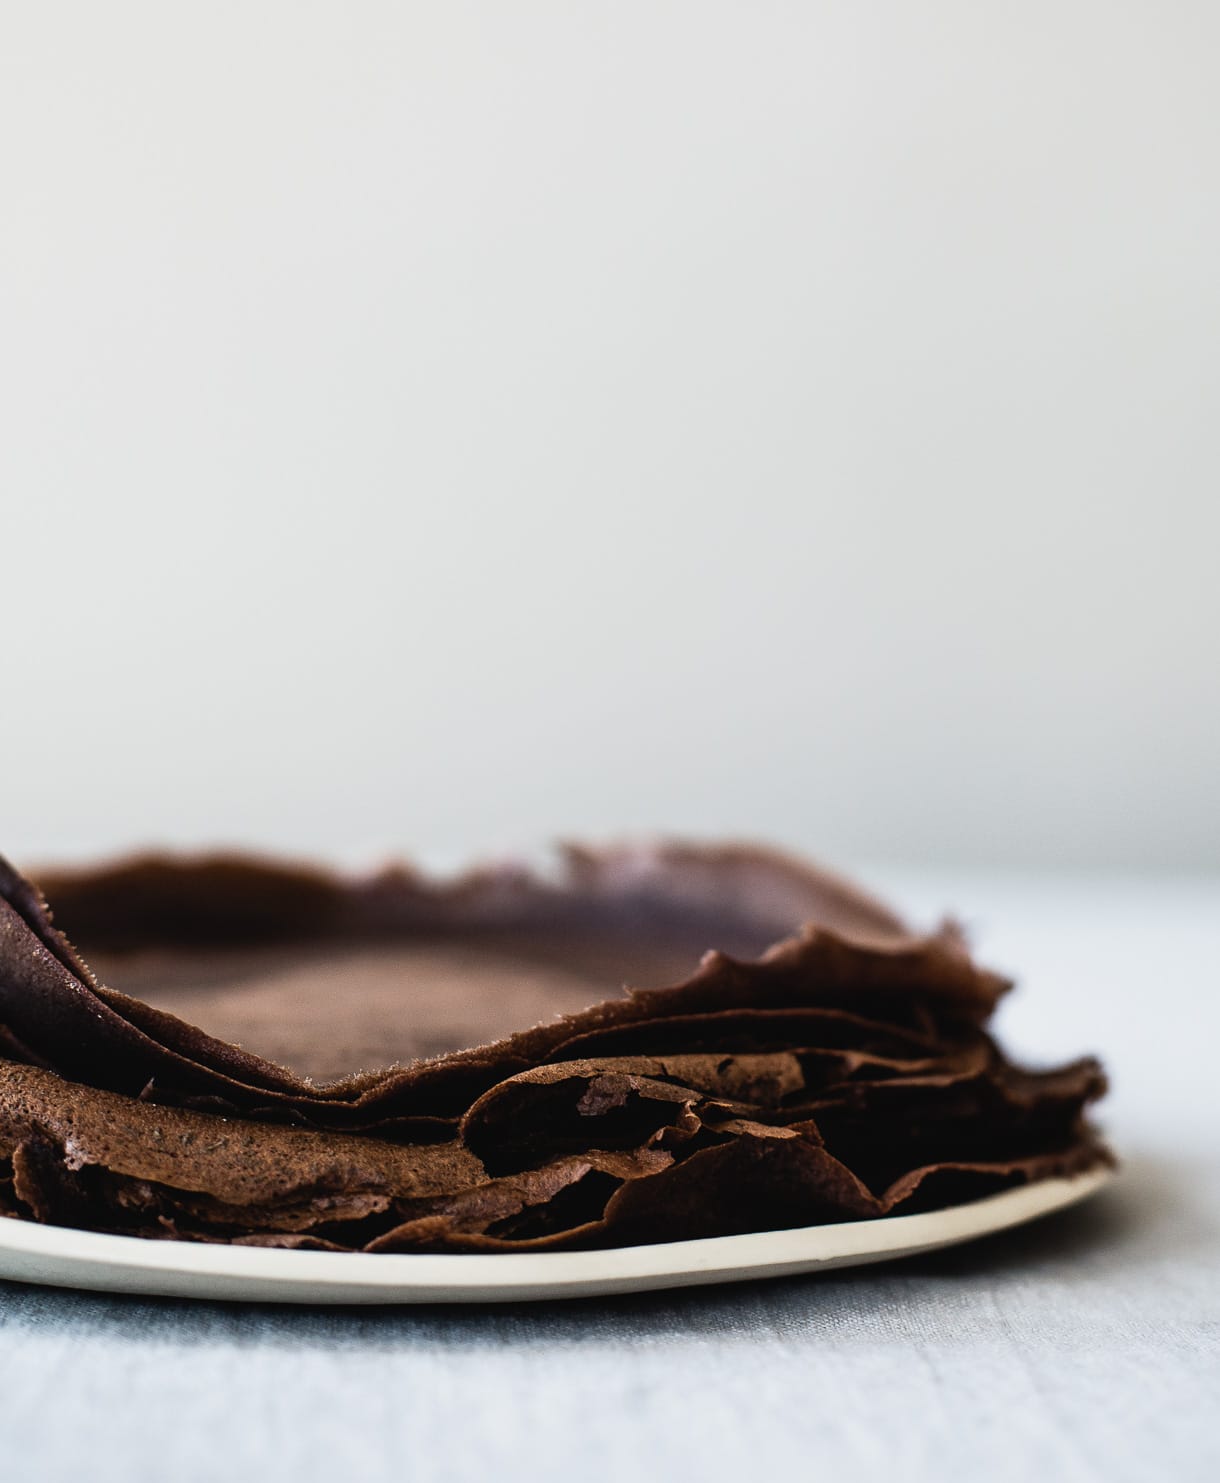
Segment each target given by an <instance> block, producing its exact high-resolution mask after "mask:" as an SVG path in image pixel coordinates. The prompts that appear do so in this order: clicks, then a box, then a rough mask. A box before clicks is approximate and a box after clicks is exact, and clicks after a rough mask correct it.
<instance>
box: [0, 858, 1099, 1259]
mask: <svg viewBox="0 0 1220 1483" xmlns="http://www.w3.org/2000/svg"><path fill="white" fill-rule="evenodd" d="M39 885H40V887H41V889H36V888H35V886H34V885H33V884H31V882H30V881H28V880H26V879H24V878H23V877H22V876H21V875H19V874H18V873H17V872H16V871H14V870H13V869H12V868H11V867H8V866H6V865H4V864H3V862H0V1213H3V1214H4V1215H7V1216H10V1217H15V1218H17V1219H24V1220H34V1221H43V1222H50V1223H55V1224H59V1225H68V1226H77V1227H83V1228H88V1229H92V1230H99V1231H109V1232H121V1233H125V1234H129V1235H136V1236H144V1237H150V1238H160V1239H180V1240H192V1241H221V1242H239V1243H244V1244H248V1245H250V1244H253V1245H261V1246H280V1247H306V1248H312V1249H321V1250H342V1251H352V1250H355V1251H374V1252H379V1251H418V1252H428V1251H453V1252H460V1251H521V1250H537V1249H561V1248H580V1247H596V1246H620V1245H625V1244H634V1243H639V1242H654V1241H675V1240H681V1239H685V1238H689V1237H701V1236H716V1235H726V1234H732V1233H737V1232H744V1231H755V1230H770V1229H776V1228H782V1227H790V1226H801V1225H810V1224H817V1223H822V1222H829V1221H845V1220H859V1219H866V1218H872V1217H879V1216H886V1215H890V1214H896V1213H908V1212H914V1211H918V1210H926V1209H930V1208H936V1207H940V1206H944V1205H949V1204H957V1203H959V1202H961V1201H964V1200H970V1199H975V1198H979V1197H982V1196H984V1195H987V1194H991V1193H994V1192H996V1191H999V1190H1002V1189H1004V1188H1007V1187H1009V1186H1011V1185H1014V1184H1018V1183H1022V1182H1025V1181H1030V1180H1037V1179H1043V1178H1047V1177H1050V1176H1057V1175H1058V1176H1062V1175H1071V1174H1074V1173H1077V1172H1079V1171H1083V1170H1085V1169H1087V1168H1090V1167H1092V1166H1094V1165H1097V1164H1099V1163H1102V1162H1105V1161H1107V1160H1108V1159H1109V1155H1108V1153H1107V1151H1106V1149H1105V1148H1104V1146H1103V1145H1102V1144H1101V1143H1100V1142H1099V1140H1098V1138H1097V1137H1096V1135H1095V1134H1094V1132H1093V1131H1092V1130H1091V1129H1090V1127H1089V1125H1088V1123H1087V1121H1086V1118H1085V1111H1086V1108H1087V1106H1088V1104H1089V1103H1090V1102H1091V1101H1092V1100H1093V1099H1094V1098H1096V1097H1097V1096H1099V1095H1100V1093H1101V1092H1102V1091H1103V1090H1104V1078H1103V1075H1102V1072H1101V1069H1100V1067H1099V1066H1098V1064H1097V1062H1096V1061H1094V1060H1091V1059H1084V1060H1080V1061H1076V1062H1073V1063H1072V1064H1070V1065H1067V1066H1063V1067H1060V1068H1058V1069H1055V1070H1050V1071H1029V1070H1025V1069H1022V1068H1020V1067H1018V1066H1015V1065H1013V1064H1012V1063H1011V1062H1010V1061H1009V1060H1008V1059H1007V1057H1006V1056H1005V1055H1004V1053H1003V1051H1002V1050H1001V1049H1000V1047H999V1046H998V1045H997V1044H996V1042H995V1040H994V1039H993V1038H992V1037H991V1035H990V1034H989V1033H988V1031H987V1023H988V1020H989V1019H990V1017H991V1015H992V1012H993V1010H994V1009H995V1006H996V1003H997V1001H998V999H999V997H1000V995H1001V994H1002V993H1003V992H1004V990H1005V989H1006V988H1007V987H1008V985H1007V984H1006V982H1005V981H1004V980H1002V979H1001V978H999V977H997V976H996V975H995V974H993V973H990V972H988V971H987V970H985V969H983V968H981V967H979V966H978V965H976V964H975V963H974V962H973V960H972V959H971V957H970V955H969V953H968V951H967V949H966V946H965V944H964V942H963V939H962V937H961V935H960V933H959V932H958V931H957V929H956V928H954V927H953V926H952V925H948V926H945V927H943V928H941V929H940V930H939V931H937V932H936V933H934V934H932V935H930V936H917V935H914V934H912V933H911V932H910V931H909V930H908V929H907V927H906V926H905V925H904V924H903V923H902V921H900V920H899V919H898V918H897V917H896V916H895V915H894V914H893V913H892V912H890V911H889V910H888V909H887V908H885V907H884V906H882V905H881V904H880V903H878V902H876V901H875V900H873V899H872V898H871V897H869V896H867V895H865V894H864V893H862V892H860V891H859V890H857V889H855V888H854V887H852V886H850V885H848V884H846V883H845V882H843V881H841V880H839V879H838V878H836V877H833V876H830V875H827V874H825V873H824V872H821V871H819V870H816V869H814V868H812V867H809V866H806V865H803V864H801V863H799V862H795V861H793V860H791V859H788V858H787V857H784V856H781V855H778V854H775V853H773V852H769V851H765V850H761V849H754V848H745V847H724V848H716V849H711V848H698V847H688V846H659V847H649V848H632V849H622V848H620V849H611V850H606V851H600V852H598V851H588V850H582V849H570V850H568V851H567V852H566V853H565V856H564V858H563V863H562V868H561V869H560V870H558V871H557V872H552V873H550V874H549V875H537V874H533V873H531V872H529V871H526V870H524V869H522V868H519V867H515V866H503V867H498V868H493V869H486V870H481V871H477V872H473V873H471V874H469V875H466V876H464V877H462V878H460V879H458V880H456V881H453V882H450V883H447V884H445V883H434V882H431V881H429V880H427V879H425V878H423V877H421V876H419V875H417V874H415V873H413V872H410V871H408V870H405V869H395V870H390V871H387V872H384V873H382V874H379V875H376V876H373V877H369V878H365V879H345V878H341V877H338V876H335V875H331V874H329V873H327V872H324V871H318V870H306V869H299V868H296V867H291V866H284V865H279V864H274V863H267V862H260V861H255V860H250V859H243V858H220V857H212V858H207V859H199V860H187V859H181V858H172V857H163V858H152V857H148V858H142V859H138V860H133V861H130V862H127V863H125V864H121V865H118V866H113V867H108V868H105V869H102V870H98V871H94V872H83V873H58V874H56V873H48V874H43V875H40V876H39ZM44 892H45V894H46V897H47V898H49V899H50V901H51V902H52V903H53V905H54V908H55V917H56V922H55V925H53V924H52V919H51V914H50V912H49V910H48V909H47V907H46V905H45V904H44V899H43V893H44ZM61 928H62V931H61V930H60V929H61ZM65 934H66V935H65ZM69 938H70V939H71V940H72V941H71V942H70V941H69ZM72 943H75V944H77V945H78V946H73V945H72ZM86 956H87V957H88V958H89V960H90V962H91V963H92V964H93V967H90V966H88V964H87V963H86V961H85V959H86ZM624 984H626V985H629V987H626V988H624V987H623V985H624ZM112 985H118V986H121V988H120V987H114V986H112Z"/></svg>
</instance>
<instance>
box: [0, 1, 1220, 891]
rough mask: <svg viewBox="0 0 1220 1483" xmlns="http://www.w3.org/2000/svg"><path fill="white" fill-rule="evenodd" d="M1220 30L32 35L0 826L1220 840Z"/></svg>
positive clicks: (491, 843)
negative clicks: (1218, 672)
mask: <svg viewBox="0 0 1220 1483" xmlns="http://www.w3.org/2000/svg"><path fill="white" fill-rule="evenodd" d="M1218 48H1220V8H1217V7H1216V6H1215V5H1212V4H1207V3H1203V0H1160V3H1156V4H1152V3H1132V0H1021V3H984V4H979V3H976V0H933V3H928V4H921V5H911V4H906V3H901V0H881V3H864V4H861V3H858V0H823V3H817V4H810V3H806V0H800V3H790V4H789V3H774V0H772V3H768V0H761V3H735V4H726V3H717V0H679V3H674V0H646V3H645V0H641V3H635V0H624V3H616V4H602V3H594V0H587V3H570V0H557V3H553V4H541V3H535V0H521V3H516V4H499V3H490V0H489V3H473V4H472V3H461V0H444V3H427V4H413V3H400V0H394V3H389V0H384V3H383V0H363V3H360V0H357V3H350V0H343V3H339V0H328V3H320V4H302V3H298V0H291V3H289V0H255V3H249V0H240V3H209V4H207V5H197V6H184V5H165V4H163V3H160V0H148V3H143V4H138V3H132V0H112V3H108V4H105V5H99V4H94V3H50V4H38V5H21V4H16V3H8V4H4V5H3V6H2V8H0V156H2V162H3V163H2V171H3V173H2V177H0V202H2V206H0V211H2V213H3V230H2V232H0V295H2V298H0V323H2V326H3V330H2V337H0V408H2V409H3V411H2V415H3V435H2V436H0V501H2V505H3V508H2V524H0V587H2V590H3V595H4V608H5V630H6V638H5V645H4V656H5V657H4V665H5V676H4V689H3V696H4V700H3V715H2V716H0V758H2V762H3V769H4V772H3V776H4V779H5V783H4V792H3V795H2V797H0V823H2V828H3V833H2V835H0V847H2V848H4V849H6V850H8V851H9V852H10V853H12V854H14V855H15V856H17V857H18V858H20V859H22V860H29V859H31V858H35V857H42V856H46V855H63V854H72V853H80V854H87V853H91V852H95V851H98V850H109V849H113V848H117V847H120V846H123V845H126V844H128V843H130V842H133V841H144V840H159V839H170V840H173V841H177V842H187V843H210V842H214V841H218V840H234V841H238V842H253V843H261V844H270V845H283V846H289V847H294V848H306V849H310V850H318V851H324V852H329V853H340V854H350V855H353V856H357V857H361V858H363V857H366V856H367V855H369V854H375V853H377V852H380V851H382V850H386V849H400V848H407V849H411V850H415V851H417V852H422V853H423V854H424V855H425V856H444V857H445V858H447V859H448V858H453V859H460V858H463V857H465V856H467V855H469V854H472V853H477V852H481V851H485V850H493V851H496V850H505V849H510V848H515V847H517V846H518V845H521V844H529V843H532V842H534V841H536V840H538V839H541V838H545V837H547V836H550V835H552V834H554V833H557V832H561V833H562V832H566V833H573V834H595V835H604V834H613V833H620V832H625V831H632V830H637V829H641V828H649V829H662V830H675V831H681V832H688V833H699V834H719V833H726V832H727V833H744V834H763V835H768V836H771V837H773V838H777V839H780V840H782V841H787V842H788V843H790V844H793V845H797V846H803V847H807V848H809V847H811V848H814V849H816V850H818V851H820V852H821V853H823V854H825V855H829V856H831V857H832V858H837V859H843V860H846V861H848V862H850V861H853V860H857V859H879V860H896V861H901V860H914V859H919V860H932V861H948V862H953V861H957V862H964V863H977V862H988V861H991V862H1000V863H1008V864H1019V865H1025V864H1055V865H1068V866H1072V865H1080V864H1103V865H1113V864H1117V865H1127V866H1130V865H1150V866H1177V867H1192V866H1199V865H1216V864H1220V769H1218V768H1217V766H1216V755H1217V750H1218V744H1220V686H1218V685H1217V682H1216V676H1215V667H1216V637H1217V632H1218V631H1220V583H1218V582H1217V580H1216V574H1215V573H1216V561H1217V555H1218V551H1220V502H1218V499H1217V487H1218V478H1217V476H1218V475H1220V421H1218V419H1217V415H1216V406H1217V393H1218V392H1220V274H1218V273H1217V263H1218V262H1220V205H1218V202H1220V195H1218V193H1217V190H1216V182H1217V178H1218V176H1220V105H1218V104H1217V97H1216V77H1217V72H1216V65H1217V64H1216V58H1217V55H1218Z"/></svg>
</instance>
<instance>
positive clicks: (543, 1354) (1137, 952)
mask: <svg viewBox="0 0 1220 1483" xmlns="http://www.w3.org/2000/svg"><path fill="white" fill-rule="evenodd" d="M873 881H874V882H875V883H879V884H880V885H882V886H883V887H886V886H888V887H889V888H890V889H891V892H892V894H894V895H895V897H896V898H897V899H898V900H899V901H901V902H903V903H905V904H906V905H907V907H908V908H909V909H910V910H911V911H912V914H913V915H916V916H917V917H918V918H920V919H922V920H925V921H926V920H928V919H929V918H931V917H932V916H934V915H935V914H936V913H937V912H938V911H939V909H940V908H941V907H943V906H944V905H945V904H947V903H950V904H953V905H954V906H956V907H957V908H958V909H959V910H960V911H961V912H962V913H963V914H964V915H965V916H966V919H967V921H968V922H969V923H970V924H971V925H972V927H973V928H974V929H975V938H976V941H977V942H978V944H979V947H980V949H981V953H982V955H983V956H984V957H985V958H986V959H987V961H989V962H991V963H994V964H995V965H996V966H998V967H1001V968H1004V969H1007V970H1010V971H1013V972H1015V973H1017V974H1019V975H1020V977H1021V980H1022V987H1021V989H1020V990H1019V992H1018V995H1017V997H1016V998H1015V999H1014V1000H1013V1001H1011V1003H1010V1004H1009V1005H1008V1006H1007V1007H1006V1008H1005V1010H1004V1011H1003V1015H1002V1021H1001V1025H1002V1029H1003V1032H1004V1034H1005V1035H1006V1037H1007V1039H1008V1041H1009V1043H1010V1044H1011V1045H1012V1047H1013V1048H1014V1050H1016V1051H1019V1052H1022V1053H1025V1054H1028V1055H1031V1056H1034V1057H1039V1058H1044V1059H1045V1058H1050V1057H1053V1056H1059V1055H1068V1054H1072V1053H1075V1052H1077V1051H1080V1050H1097V1051H1100V1052H1101V1053H1102V1054H1103V1055H1104V1057H1105V1059H1106V1061H1107V1063H1108V1065H1109V1067H1110V1069H1111V1071H1112V1073H1113V1076H1114V1081H1115V1088H1114V1094H1113V1096H1112V1098H1111V1100H1110V1102H1109V1103H1108V1104H1107V1109H1106V1122H1107V1125H1108V1126H1109V1128H1110V1130H1111V1132H1112V1135H1113V1137H1114V1140H1115V1143H1116V1144H1117V1146H1118V1147H1119V1149H1120V1151H1121V1153H1122V1154H1123V1155H1124V1158H1125V1161H1126V1162H1125V1169H1124V1172H1123V1175H1122V1178H1121V1180H1120V1182H1119V1183H1118V1185H1117V1186H1116V1187H1115V1188H1114V1189H1113V1190H1112V1191H1110V1192H1108V1193H1105V1194H1103V1195H1101V1196H1099V1197H1098V1198H1097V1199H1096V1200H1095V1201H1094V1202H1093V1203H1092V1204H1090V1205H1088V1206H1085V1207H1082V1208H1080V1209H1078V1210H1076V1211H1071V1212H1067V1213H1065V1214H1063V1215H1060V1216H1057V1217H1053V1218H1051V1219H1048V1220H1046V1221H1044V1222H1042V1223H1040V1224H1037V1225H1034V1226H1031V1227H1029V1228H1027V1229H1026V1230H1024V1231H1018V1232H1015V1233H1010V1234H1007V1235H1004V1236H999V1237H995V1238H992V1239H991V1240H989V1241H986V1242H982V1243H979V1244H977V1245H975V1246H972V1247H967V1248H962V1249H960V1250H958V1251H951V1252H947V1253H941V1254H939V1255H937V1256H935V1257H931V1258H921V1259H917V1260H913V1261H910V1262H906V1263H899V1264H895V1265H892V1266H889V1267H877V1268H863V1269H860V1270H859V1271H856V1272H844V1273H840V1274H837V1275H835V1274H829V1275H827V1276H824V1277H820V1278H803V1279H793V1280H785V1281H781V1282H776V1283H771V1284H762V1283H759V1284H751V1285H747V1286H741V1287H724V1288H720V1289H704V1290H696V1291H692V1292H688V1293H675V1294H660V1295H654V1296H648V1297H639V1298H620V1299H614V1300H599V1301H586V1302H580V1303H570V1304H553V1305H544V1306H525V1305H522V1306H519V1307H514V1308H500V1309H494V1308H487V1309H483V1310H474V1309H452V1310H445V1309H439V1308H431V1309H409V1308H403V1309H393V1310H367V1309H364V1310H330V1311H327V1310H314V1311H308V1310H294V1309H275V1308H270V1307H258V1306H244V1305H237V1304H227V1305H226V1304H209V1303H196V1304H191V1303H184V1302H169V1301H154V1300H147V1301H144V1300H139V1299H127V1298H112V1297H103V1296H99V1295H95V1294H89V1293H76V1292H66V1291H57V1290H53V1289H47V1288H33V1287H29V1288H27V1287H22V1286H19V1285H17V1284H4V1283H0V1469H2V1470H3V1476H4V1477H6V1478H7V1477H12V1478H14V1479H20V1480H22V1483H24V1480H26V1479H60V1478H63V1479H67V1478H72V1479H87V1480H90V1483H110V1480H115V1483H119V1480H122V1483H133V1480H134V1483H139V1480H143V1479H154V1478H155V1479H167V1480H181V1483H192V1480H212V1479H226V1480H233V1479H259V1480H263V1483H278V1480H280V1479H284V1480H287V1479H293V1480H298V1483H312V1480H315V1479H316V1480H323V1479H326V1480H328V1483H329V1480H334V1479H347V1478H361V1479H370V1480H381V1479H386V1480H389V1479H395V1480H401V1479H414V1478H421V1479H429V1480H433V1479H435V1480H438V1483H439V1480H447V1479H463V1480H466V1479H482V1478H485V1477H491V1478H497V1477H499V1478H509V1479H513V1478H518V1477H521V1478H526V1477H529V1478H531V1479H538V1480H548V1479H559V1478H563V1479H565V1480H566V1479H571V1478H581V1479H589V1480H600V1479H629V1478H634V1477H646V1478H662V1477H665V1476H666V1475H670V1474H672V1476H673V1477H674V1478H675V1479H681V1480H686V1479H700V1480H717V1479H729V1478H732V1479H742V1478H745V1479H752V1478H760V1479H761V1478H764V1477H765V1478H772V1477H782V1476H785V1475H788V1474H791V1475H792V1476H793V1477H796V1478H801V1479H803V1478H806V1477H810V1476H813V1477H825V1478H830V1479H835V1480H854V1479H865V1478H873V1477H878V1476H887V1477H889V1478H894V1479H916V1480H922V1479H930V1478H934V1477H935V1478H940V1477H949V1478H953V1479H957V1478H962V1477H970V1476H976V1477H986V1478H988V1479H991V1480H1004V1479H1014V1480H1015V1479H1021V1480H1026V1479H1045V1478H1053V1479H1106V1480H1124V1479H1140V1480H1143V1479H1162V1478H1169V1479H1174V1480H1177V1483H1185V1480H1195V1479H1199V1480H1203V1479H1208V1480H1213V1479H1217V1478H1220V1155H1218V1153H1217V1151H1216V1141H1217V1136H1218V1135H1220V1090H1218V1084H1220V1067H1218V1066H1217V1064H1216V1052H1217V1041H1218V1039H1220V1037H1218V1035H1217V1031H1220V1010H1218V1008H1217V1002H1218V998H1220V881H1216V880H1209V881H1198V880H1196V881H1157V880H1149V881H1130V880H1123V881H1105V880H1102V879H1075V880H1055V879H1048V878H1027V879H1017V878H1012V877H1008V878H1002V877H996V876H986V875H983V876H980V875H974V876H968V877H967V876H960V875H959V876H952V877H951V876H939V877H933V876H928V875H922V876H911V875H909V874H906V875H903V874H898V873H889V874H888V875H887V874H886V873H874V875H873Z"/></svg>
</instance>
